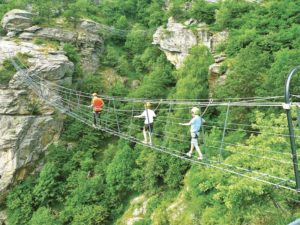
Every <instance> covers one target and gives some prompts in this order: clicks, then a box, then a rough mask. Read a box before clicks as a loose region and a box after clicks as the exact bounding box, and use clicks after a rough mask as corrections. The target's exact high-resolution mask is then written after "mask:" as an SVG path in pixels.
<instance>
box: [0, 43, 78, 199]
mask: <svg viewBox="0 0 300 225" xmlns="http://www.w3.org/2000/svg"><path fill="white" fill-rule="evenodd" d="M0 52H1V54H0V65H3V64H4V63H5V62H6V63H7V59H8V58H9V57H13V56H16V55H17V54H18V55H23V56H24V55H25V56H26V61H27V63H26V64H27V65H28V70H30V71H31V73H35V74H38V75H40V76H42V77H43V78H44V79H47V80H51V81H52V82H59V83H61V84H62V83H65V84H70V82H71V76H72V73H73V69H74V68H73V67H74V65H73V63H72V62H70V61H69V60H68V58H67V57H66V56H65V55H64V54H63V53H62V52H57V51H54V50H53V51H48V52H45V51H44V50H43V48H42V47H41V46H37V45H35V44H32V43H30V42H22V41H17V42H14V41H12V40H9V39H7V38H6V40H4V39H3V38H1V37H0ZM49 52H50V53H49ZM0 67H1V66H0ZM0 71H1V70H0ZM10 72H11V73H12V75H11V77H10V78H9V79H8V80H7V81H5V82H4V81H3V80H1V83H0V205H1V202H3V199H4V198H5V196H6V194H7V190H8V188H9V187H10V185H12V184H13V183H15V182H16V181H18V180H21V179H23V178H24V177H25V176H26V175H27V174H28V173H30V172H32V171H33V170H34V168H35V167H36V163H37V161H38V159H39V158H40V156H41V155H42V154H43V153H44V151H45V150H46V148H47V146H48V145H49V144H50V143H52V142H53V141H55V140H57V139H58V137H59V134H60V131H61V128H62V124H63V122H62V118H61V116H60V115H59V114H58V113H56V112H55V111H54V109H52V108H50V107H48V106H47V105H46V104H45V102H42V101H41V100H40V99H39V98H38V97H37V96H36V95H35V93H34V92H33V91H32V90H31V89H30V88H29V87H27V86H26V85H25V84H24V83H23V82H22V79H21V76H24V75H22V74H20V73H19V72H16V73H15V72H12V71H10ZM2 73H3V71H2ZM1 75H3V76H4V74H0V76H1ZM53 94H55V93H53Z"/></svg>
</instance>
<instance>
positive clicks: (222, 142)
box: [219, 103, 230, 162]
mask: <svg viewBox="0 0 300 225" xmlns="http://www.w3.org/2000/svg"><path fill="white" fill-rule="evenodd" d="M229 106H230V103H228V105H227V112H226V116H225V122H224V128H223V134H222V141H221V147H220V151H219V162H220V161H221V158H222V153H223V144H224V138H225V133H226V128H227V120H228V114H229Z"/></svg>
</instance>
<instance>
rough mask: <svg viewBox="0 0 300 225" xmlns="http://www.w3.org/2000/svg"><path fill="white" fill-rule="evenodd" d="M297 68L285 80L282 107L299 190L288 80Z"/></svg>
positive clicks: (289, 80)
mask: <svg viewBox="0 0 300 225" xmlns="http://www.w3.org/2000/svg"><path fill="white" fill-rule="evenodd" d="M298 69H299V67H295V68H293V69H292V70H291V72H290V73H289V75H288V78H287V80H286V82H285V93H284V94H285V105H284V109H285V110H286V116H287V121H288V126H289V134H290V142H291V151H292V159H293V166H294V174H295V181H296V189H297V191H300V178H299V170H298V159H297V151H296V142H295V134H294V128H293V123H292V114H291V103H290V90H289V89H290V82H291V79H292V76H293V75H294V73H295V72H296V71H297V70H298Z"/></svg>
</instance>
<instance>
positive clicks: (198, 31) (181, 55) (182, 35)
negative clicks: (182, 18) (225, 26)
mask: <svg viewBox="0 0 300 225" xmlns="http://www.w3.org/2000/svg"><path fill="white" fill-rule="evenodd" d="M227 36H228V33H227V32H226V31H223V32H219V33H211V32H210V31H209V30H208V28H207V26H206V24H203V23H198V21H196V20H193V19H190V20H188V21H186V22H185V23H183V24H181V23H177V22H176V21H175V20H174V19H173V18H172V17H171V18H169V20H168V23H167V25H166V28H164V27H163V26H161V27H159V28H158V29H157V30H156V32H155V34H154V35H153V44H155V45H159V48H160V49H161V50H162V51H163V52H164V53H165V54H166V56H167V59H168V60H169V61H170V62H171V63H172V64H173V65H175V67H176V68H177V69H179V68H180V67H181V66H182V65H183V62H184V60H185V58H186V57H187V56H188V52H189V49H190V48H192V47H193V46H195V45H199V44H202V45H205V46H207V47H208V48H209V49H210V50H211V52H214V51H215V49H216V47H217V46H218V45H219V44H220V43H222V42H223V41H225V40H226V39H227Z"/></svg>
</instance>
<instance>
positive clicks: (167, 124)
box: [164, 103, 172, 146]
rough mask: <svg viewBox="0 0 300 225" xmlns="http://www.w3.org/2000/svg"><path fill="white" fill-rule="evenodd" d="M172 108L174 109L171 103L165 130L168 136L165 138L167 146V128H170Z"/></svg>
mask: <svg viewBox="0 0 300 225" xmlns="http://www.w3.org/2000/svg"><path fill="white" fill-rule="evenodd" d="M171 110H172V103H169V110H168V117H167V123H166V126H165V132H164V133H165V136H166V139H165V142H166V146H167V141H168V135H167V130H168V127H169V123H170V114H171Z"/></svg>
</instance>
